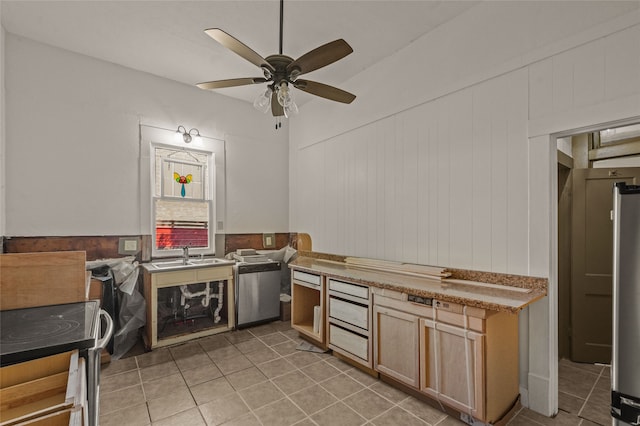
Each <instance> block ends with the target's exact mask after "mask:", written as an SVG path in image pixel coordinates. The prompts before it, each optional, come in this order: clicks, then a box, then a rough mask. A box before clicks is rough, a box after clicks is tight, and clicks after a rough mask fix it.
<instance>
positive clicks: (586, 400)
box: [577, 368, 604, 418]
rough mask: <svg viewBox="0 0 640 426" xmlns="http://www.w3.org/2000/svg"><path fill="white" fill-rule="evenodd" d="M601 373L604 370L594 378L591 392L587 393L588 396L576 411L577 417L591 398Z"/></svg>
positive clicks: (601, 371)
mask: <svg viewBox="0 0 640 426" xmlns="http://www.w3.org/2000/svg"><path fill="white" fill-rule="evenodd" d="M603 371H604V368H603V369H602V370H600V374H598V377H596V380H595V381H594V382H593V385H592V386H591V390H590V391H589V395H587V397H586V398H585V400H584V404H582V407H580V410H579V411H578V414H577V416H578V417H580V416H581V414H582V411H583V410H584V408H585V407H586V406H587V402H588V401H589V398H591V395H592V394H593V391H594V389H595V388H596V385H597V384H598V380H600V376H602V373H603ZM581 418H582V417H581Z"/></svg>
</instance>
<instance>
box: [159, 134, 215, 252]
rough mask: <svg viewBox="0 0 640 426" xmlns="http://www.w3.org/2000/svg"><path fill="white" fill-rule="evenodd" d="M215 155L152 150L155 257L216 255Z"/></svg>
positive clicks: (169, 149)
mask: <svg viewBox="0 0 640 426" xmlns="http://www.w3.org/2000/svg"><path fill="white" fill-rule="evenodd" d="M213 155H214V154H212V153H209V152H203V151H196V150H188V149H179V148H172V147H168V146H160V145H154V146H153V147H152V153H151V156H152V159H153V169H154V170H153V183H152V184H153V205H152V211H153V241H154V245H153V255H154V256H163V255H176V254H179V253H182V252H181V251H178V250H181V249H182V247H185V246H188V247H189V248H190V249H191V250H192V252H193V253H213V234H214V231H213V229H212V226H211V225H212V223H214V221H213V212H214V205H213V176H214V172H213V164H214V161H213Z"/></svg>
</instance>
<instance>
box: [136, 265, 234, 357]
mask: <svg viewBox="0 0 640 426" xmlns="http://www.w3.org/2000/svg"><path fill="white" fill-rule="evenodd" d="M234 295H235V291H234V282H233V268H232V266H231V265H229V266H216V267H211V268H190V269H183V270H179V271H168V272H154V273H150V272H149V271H145V274H144V296H145V299H146V302H147V324H146V326H145V328H146V333H145V335H144V338H145V345H146V346H147V347H148V348H151V349H154V348H157V347H161V346H166V345H171V344H175V343H179V342H184V341H187V340H190V339H195V338H198V337H203V336H208V335H211V334H215V333H221V332H223V331H228V330H231V329H233V328H234V327H235V297H234ZM206 298H208V299H209V300H207V301H205V299H206Z"/></svg>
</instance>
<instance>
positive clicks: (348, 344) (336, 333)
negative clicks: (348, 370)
mask: <svg viewBox="0 0 640 426" xmlns="http://www.w3.org/2000/svg"><path fill="white" fill-rule="evenodd" d="M329 344H331V345H333V346H336V347H338V348H341V349H344V350H345V351H347V352H349V353H351V354H353V355H355V356H357V357H358V358H361V359H363V360H365V361H368V360H369V340H368V339H367V338H365V337H362V336H360V335H358V334H355V333H352V332H350V331H347V330H345V329H343V328H340V327H336V326H335V325H333V324H329Z"/></svg>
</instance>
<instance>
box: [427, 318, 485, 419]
mask: <svg viewBox="0 0 640 426" xmlns="http://www.w3.org/2000/svg"><path fill="white" fill-rule="evenodd" d="M420 369H421V371H422V374H421V375H420V390H421V391H423V392H425V393H426V394H427V395H430V396H432V397H434V398H437V399H438V400H440V401H441V402H443V403H444V404H446V405H448V406H450V407H453V408H455V409H457V410H459V411H461V412H463V413H467V414H469V415H471V416H473V417H475V418H478V419H484V380H483V372H484V335H482V334H480V333H476V332H473V331H469V330H465V329H463V328H459V327H454V326H451V325H448V324H442V323H437V322H435V321H432V320H426V319H421V320H420Z"/></svg>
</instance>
